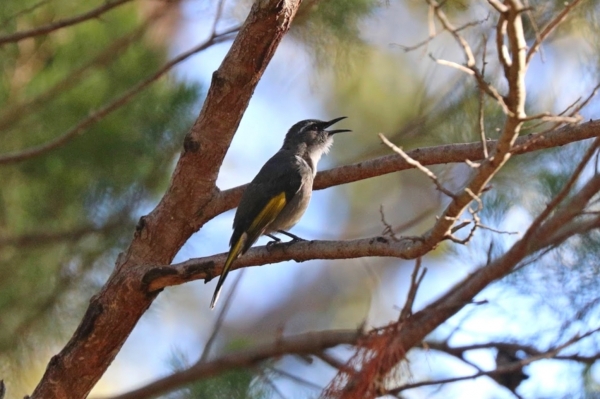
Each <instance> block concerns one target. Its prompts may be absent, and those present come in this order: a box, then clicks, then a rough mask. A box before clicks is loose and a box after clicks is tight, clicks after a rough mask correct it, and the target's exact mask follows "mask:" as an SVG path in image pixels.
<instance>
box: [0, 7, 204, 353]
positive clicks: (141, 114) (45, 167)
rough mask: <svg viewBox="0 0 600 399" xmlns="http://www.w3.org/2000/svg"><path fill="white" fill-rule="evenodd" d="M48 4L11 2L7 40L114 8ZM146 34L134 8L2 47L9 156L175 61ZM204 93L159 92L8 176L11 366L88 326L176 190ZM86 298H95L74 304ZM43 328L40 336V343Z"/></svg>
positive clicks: (1, 126) (5, 286)
mask: <svg viewBox="0 0 600 399" xmlns="http://www.w3.org/2000/svg"><path fill="white" fill-rule="evenodd" d="M36 4H38V2H33V1H31V2H28V1H15V0H7V1H4V2H3V6H2V7H0V20H1V21H6V24H3V25H2V27H3V31H2V33H0V34H2V35H6V34H9V33H11V32H14V31H17V30H18V31H22V30H27V29H29V28H31V27H35V26H43V25H46V24H48V23H50V22H52V21H56V20H58V19H61V18H64V17H68V16H73V15H77V14H81V13H83V12H86V11H88V10H90V9H92V8H94V7H96V6H99V5H101V4H103V2H102V1H95V2H91V3H90V2H86V3H74V2H71V1H68V0H56V1H52V2H40V3H39V6H38V7H35V5H36ZM28 7H32V10H30V11H27V8H28ZM23 10H25V11H23ZM20 11H22V12H20ZM17 14H18V15H17ZM141 22H142V21H140V17H139V12H138V10H137V9H136V7H135V6H134V5H132V4H129V5H126V6H122V7H119V8H117V9H115V10H112V11H110V12H108V13H106V14H103V15H102V17H101V18H100V19H94V20H90V21H87V22H84V23H81V24H78V25H75V26H72V27H69V28H65V29H61V30H58V31H56V32H52V33H50V34H49V35H46V36H40V37H35V38H31V39H26V40H22V41H21V42H19V43H16V44H7V45H4V46H2V47H0V71H2V72H1V73H0V156H1V155H2V154H7V153H10V152H18V151H20V150H23V149H27V148H30V147H32V146H36V145H40V144H43V143H46V142H49V141H51V140H53V139H55V138H57V137H60V136H61V135H62V134H64V133H65V132H66V131H68V130H69V129H71V128H72V127H73V126H75V125H76V124H77V123H79V122H80V121H82V120H84V119H86V118H87V117H88V116H89V115H90V114H91V113H92V112H93V111H94V110H97V109H99V108H101V107H102V106H104V105H105V104H107V103H109V102H111V101H112V100H113V99H115V98H117V97H118V96H120V95H121V94H122V93H124V92H125V91H126V90H128V89H129V88H130V87H132V86H134V85H135V84H137V83H138V82H140V81H142V80H143V79H145V78H146V77H148V76H149V75H151V74H152V73H153V72H154V71H155V70H156V69H158V68H159V67H160V66H161V65H162V64H163V63H164V62H165V61H166V51H165V49H163V48H161V46H156V45H155V44H152V43H149V42H147V41H145V40H140V38H141V37H142V36H143V35H142V34H141V33H143V31H144V28H141V27H140V26H141ZM198 91H199V90H198V88H197V87H193V86H186V85H184V84H181V83H177V82H174V81H170V80H167V79H162V80H159V81H156V82H154V83H153V84H152V85H151V86H150V87H149V88H147V89H146V90H145V91H143V92H142V93H141V94H139V95H137V96H136V97H135V99H134V100H133V101H132V102H130V103H128V104H126V105H124V106H122V107H121V108H120V109H118V110H117V111H116V112H114V113H112V114H110V115H109V116H107V117H105V118H103V119H101V120H99V121H98V122H97V123H95V124H93V125H92V126H91V127H90V128H88V129H87V130H85V131H84V132H83V134H82V135H81V136H79V137H75V138H73V139H72V140H70V141H69V142H68V143H67V144H66V145H64V146H62V147H60V148H58V149H55V150H52V151H49V152H47V153H45V154H43V155H40V156H37V157H35V158H32V159H29V160H26V161H23V162H19V163H15V164H8V165H2V166H0V181H1V182H2V185H1V186H0V314H2V323H0V363H2V362H4V361H5V359H6V358H5V356H10V357H12V356H14V355H15V354H14V353H13V352H14V348H15V347H17V348H23V347H24V344H26V343H32V342H37V338H41V339H43V340H44V342H47V340H48V338H50V337H52V336H54V335H55V334H57V333H60V332H61V331H62V327H63V326H64V324H65V323H67V324H68V323H69V322H70V321H72V319H71V317H73V316H75V315H78V314H79V312H80V311H81V309H80V305H81V302H80V301H81V299H82V298H86V297H89V292H90V289H92V287H94V286H95V285H97V284H98V283H97V280H98V276H99V275H98V272H101V273H106V271H107V270H109V267H111V265H112V263H113V262H114V257H115V254H116V252H117V251H119V250H123V249H124V247H123V246H124V244H125V243H126V239H127V238H128V237H130V235H131V234H132V231H133V225H134V223H135V217H136V212H139V210H138V209H139V207H140V206H141V205H146V206H147V205H148V204H150V203H152V202H154V201H156V199H157V194H158V193H160V192H162V191H163V190H164V189H165V185H166V183H167V179H168V177H169V172H170V169H171V165H172V162H173V159H174V156H175V154H176V152H177V151H178V150H179V148H180V145H181V142H182V138H183V135H184V134H185V132H186V130H187V128H188V127H189V125H190V124H191V121H192V117H193V113H192V107H193V106H194V105H195V103H196V102H197V100H198ZM46 97H47V98H46ZM42 99H43V100H42ZM138 216H139V215H138ZM74 290H81V291H86V292H87V293H86V295H85V296H82V297H81V298H80V297H79V296H77V295H69V294H70V293H73V292H74ZM57 318H58V319H59V320H60V321H61V322H59V323H57V320H58V319H57ZM34 326H35V327H38V328H37V330H38V331H39V333H38V335H36V334H30V333H31V331H32V330H35V329H34V328H33V327H34ZM42 326H43V328H42ZM16 341H18V342H19V343H20V344H21V345H17V346H15V345H14V344H15V342H16ZM19 358H20V359H21V361H23V362H24V363H26V360H23V359H27V357H26V356H25V357H23V354H22V353H21V354H19ZM13 359H14V358H13ZM13 364H17V362H13Z"/></svg>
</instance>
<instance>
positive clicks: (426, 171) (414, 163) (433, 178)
mask: <svg viewBox="0 0 600 399" xmlns="http://www.w3.org/2000/svg"><path fill="white" fill-rule="evenodd" d="M379 138H380V139H381V141H383V142H384V143H385V144H386V145H387V146H388V147H390V148H391V149H392V151H394V152H395V153H397V154H398V155H400V156H401V157H402V159H404V160H405V161H406V162H408V163H409V164H410V165H412V166H414V167H416V168H417V169H419V170H420V171H421V172H423V173H424V174H425V175H426V176H427V177H429V178H430V179H431V181H432V182H433V184H435V186H436V187H437V189H438V190H439V191H441V192H442V193H444V194H446V195H447V196H448V197H450V198H455V194H454V193H452V192H451V191H450V190H448V189H446V188H445V187H444V186H442V184H441V183H440V182H439V181H438V178H437V176H436V175H435V174H434V173H433V172H432V171H430V170H429V169H427V168H426V167H425V166H423V165H421V163H419V161H417V160H414V159H412V158H411V157H409V156H408V154H407V153H405V152H404V151H402V149H401V148H399V147H397V146H396V145H394V143H392V142H391V141H389V140H388V139H387V138H386V137H385V136H384V135H383V134H382V133H379Z"/></svg>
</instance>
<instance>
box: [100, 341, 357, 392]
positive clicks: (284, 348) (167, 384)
mask: <svg viewBox="0 0 600 399" xmlns="http://www.w3.org/2000/svg"><path fill="white" fill-rule="evenodd" d="M361 337H362V334H361V332H360V331H358V330H332V331H320V332H309V333H304V334H300V335H296V336H293V337H286V338H281V339H278V340H276V341H275V342H271V343H268V344H264V345H260V346H257V347H256V348H252V349H247V350H244V351H240V352H237V353H232V354H230V355H225V356H222V357H220V358H218V359H215V360H213V361H210V362H206V363H197V364H195V365H194V366H192V367H190V368H188V369H186V370H183V371H179V372H176V373H174V374H171V375H170V376H168V377H165V378H162V379H160V380H157V381H154V382H152V383H150V384H148V385H146V386H144V387H142V388H139V389H136V390H134V391H131V392H128V393H126V394H123V395H118V396H115V397H113V398H111V399H146V398H152V397H155V396H158V395H161V394H165V393H167V392H169V391H171V390H173V389H176V388H179V387H182V386H184V385H185V384H189V383H191V382H195V381H199V380H202V379H205V378H208V377H211V376H214V375H217V374H219V373H222V372H224V371H229V370H233V369H237V368H242V367H244V368H246V367H251V366H255V365H258V364H260V363H261V362H263V361H265V360H268V359H273V358H277V357H279V356H283V355H291V354H296V355H312V354H316V355H318V354H320V353H321V352H323V351H324V350H325V349H328V348H331V347H334V346H337V345H342V344H350V345H353V344H356V343H357V342H358V340H359V339H360V338H361Z"/></svg>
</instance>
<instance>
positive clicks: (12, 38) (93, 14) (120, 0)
mask: <svg viewBox="0 0 600 399" xmlns="http://www.w3.org/2000/svg"><path fill="white" fill-rule="evenodd" d="M130 1H131V0H113V1H107V2H106V3H104V4H103V5H101V6H100V7H96V8H94V9H92V10H90V11H88V12H86V13H83V14H80V15H77V16H74V17H71V18H65V19H61V20H59V21H56V22H53V23H50V24H48V25H44V26H38V27H37V28H33V29H29V30H25V31H21V32H15V33H12V34H10V35H6V36H0V46H3V45H5V44H7V43H15V42H18V41H21V40H23V39H27V38H30V37H34V36H41V35H45V34H48V33H50V32H53V31H56V30H59V29H62V28H66V27H67V26H71V25H76V24H78V23H80V22H84V21H87V20H90V19H93V18H98V17H99V16H100V15H102V14H104V13H106V12H108V11H110V10H112V9H113V8H115V7H118V6H120V5H121V4H125V3H128V2H130Z"/></svg>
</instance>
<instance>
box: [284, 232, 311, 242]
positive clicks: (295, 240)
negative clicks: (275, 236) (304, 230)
mask: <svg viewBox="0 0 600 399" xmlns="http://www.w3.org/2000/svg"><path fill="white" fill-rule="evenodd" d="M277 232H278V233H280V234H283V235H286V236H288V237H290V238H291V239H292V241H290V243H293V242H298V241H306V240H305V239H304V238H300V237H298V236H297V235H295V234H292V233H289V232H287V231H285V230H277Z"/></svg>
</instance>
